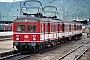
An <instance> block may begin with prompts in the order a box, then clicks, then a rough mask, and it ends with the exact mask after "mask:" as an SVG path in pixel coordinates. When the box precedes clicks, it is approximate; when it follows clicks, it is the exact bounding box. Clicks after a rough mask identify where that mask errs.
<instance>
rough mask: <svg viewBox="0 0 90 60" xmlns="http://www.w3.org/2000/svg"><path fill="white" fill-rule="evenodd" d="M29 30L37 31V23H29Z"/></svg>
mask: <svg viewBox="0 0 90 60" xmlns="http://www.w3.org/2000/svg"><path fill="white" fill-rule="evenodd" d="M28 31H29V32H35V31H36V25H28Z"/></svg>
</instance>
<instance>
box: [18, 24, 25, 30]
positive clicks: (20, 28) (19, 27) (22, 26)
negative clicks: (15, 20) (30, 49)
mask: <svg viewBox="0 0 90 60" xmlns="http://www.w3.org/2000/svg"><path fill="white" fill-rule="evenodd" d="M25 29H26V27H25V25H17V31H18V32H24V31H25Z"/></svg>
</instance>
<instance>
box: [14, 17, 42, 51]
mask: <svg viewBox="0 0 90 60" xmlns="http://www.w3.org/2000/svg"><path fill="white" fill-rule="evenodd" d="M42 42H43V41H40V22H38V21H37V19H36V20H35V19H33V18H18V19H16V20H15V21H14V23H13V46H16V48H17V49H18V50H20V51H27V50H29V51H30V50H31V51H32V50H36V47H37V46H38V45H39V44H40V43H42Z"/></svg>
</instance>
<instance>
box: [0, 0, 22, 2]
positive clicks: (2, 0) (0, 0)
mask: <svg viewBox="0 0 90 60" xmlns="http://www.w3.org/2000/svg"><path fill="white" fill-rule="evenodd" d="M15 1H22V0H0V2H15Z"/></svg>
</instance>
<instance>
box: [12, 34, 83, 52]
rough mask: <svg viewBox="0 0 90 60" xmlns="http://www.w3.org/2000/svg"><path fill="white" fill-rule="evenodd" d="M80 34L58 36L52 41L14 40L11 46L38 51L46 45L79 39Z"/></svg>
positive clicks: (22, 49) (51, 45) (50, 45)
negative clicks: (27, 41) (30, 41)
mask: <svg viewBox="0 0 90 60" xmlns="http://www.w3.org/2000/svg"><path fill="white" fill-rule="evenodd" d="M81 37H82V34H78V35H74V36H71V37H65V38H58V39H56V40H53V41H45V42H43V43H36V42H33V43H25V42H24V43H23V42H22V43H21V42H20V43H19V42H14V43H13V46H16V48H17V50H18V51H20V52H21V51H29V52H38V51H41V50H43V49H44V48H46V47H53V46H56V45H58V44H63V43H66V42H69V41H73V40H79V39H81Z"/></svg>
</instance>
